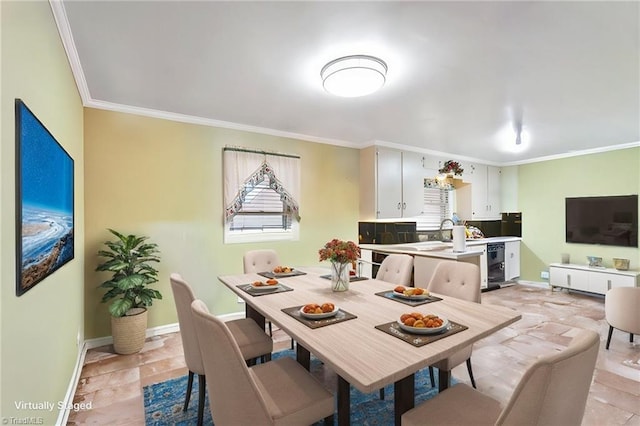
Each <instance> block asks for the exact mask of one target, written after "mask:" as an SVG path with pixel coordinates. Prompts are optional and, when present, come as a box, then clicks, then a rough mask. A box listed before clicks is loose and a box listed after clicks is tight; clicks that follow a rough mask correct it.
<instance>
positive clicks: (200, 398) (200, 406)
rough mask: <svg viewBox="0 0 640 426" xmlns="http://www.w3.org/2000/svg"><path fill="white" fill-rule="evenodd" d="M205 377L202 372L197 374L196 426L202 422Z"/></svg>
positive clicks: (200, 425) (205, 385)
mask: <svg viewBox="0 0 640 426" xmlns="http://www.w3.org/2000/svg"><path fill="white" fill-rule="evenodd" d="M206 382H207V378H206V377H205V375H204V374H198V426H202V424H203V422H204V396H205V395H204V394H205V393H206V390H207V383H206Z"/></svg>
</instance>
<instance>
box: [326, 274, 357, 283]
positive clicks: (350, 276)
mask: <svg viewBox="0 0 640 426" xmlns="http://www.w3.org/2000/svg"><path fill="white" fill-rule="evenodd" d="M320 278H324V279H325V280H330V279H331V274H326V275H320ZM368 279H369V278H367V277H357V276H355V275H349V282H351V283H352V282H356V281H364V280H368Z"/></svg>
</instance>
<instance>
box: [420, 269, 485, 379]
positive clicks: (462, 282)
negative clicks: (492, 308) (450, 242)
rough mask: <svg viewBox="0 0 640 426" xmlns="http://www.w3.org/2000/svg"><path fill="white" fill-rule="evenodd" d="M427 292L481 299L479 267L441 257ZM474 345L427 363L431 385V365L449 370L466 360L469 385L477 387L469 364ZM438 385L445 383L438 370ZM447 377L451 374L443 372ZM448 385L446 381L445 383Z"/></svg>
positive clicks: (466, 298) (457, 297) (472, 300)
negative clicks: (432, 362)
mask: <svg viewBox="0 0 640 426" xmlns="http://www.w3.org/2000/svg"><path fill="white" fill-rule="evenodd" d="M427 290H428V291H429V293H437V294H442V295H444V296H451V297H455V298H456V299H463V300H467V301H469V302H476V303H480V267H479V266H478V265H475V264H473V263H468V262H453V261H442V262H440V263H438V265H437V266H436V268H435V270H434V272H433V276H432V277H431V281H429V284H428V285H427ZM472 351H473V345H468V346H465V347H464V348H462V349H460V350H459V351H457V352H455V353H453V354H452V355H450V356H449V357H448V358H446V359H443V360H440V361H438V362H437V363H435V364H433V365H431V366H429V376H430V377H431V386H434V380H433V368H434V367H435V368H437V369H438V372H439V373H440V372H443V371H451V370H453V368H454V367H456V366H458V365H460V364H462V363H463V362H466V364H467V371H468V372H469V378H470V379H471V386H473V387H474V388H475V387H476V381H475V379H474V377H473V369H472V368H471V353H472ZM438 377H439V379H438V382H439V386H438V387H439V388H440V389H443V388H444V387H445V385H444V384H443V383H442V381H443V380H446V378H445V375H444V374H438ZM446 377H447V378H448V377H450V375H446ZM446 385H447V386H448V383H447V384H446Z"/></svg>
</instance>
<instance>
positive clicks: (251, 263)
mask: <svg viewBox="0 0 640 426" xmlns="http://www.w3.org/2000/svg"><path fill="white" fill-rule="evenodd" d="M242 261H243V263H244V273H245V274H248V273H251V272H267V271H271V270H272V269H273V268H275V267H276V266H278V265H279V264H280V260H279V259H278V253H276V251H275V250H270V249H263V250H250V251H248V252H246V253H245V254H244V257H243V258H242Z"/></svg>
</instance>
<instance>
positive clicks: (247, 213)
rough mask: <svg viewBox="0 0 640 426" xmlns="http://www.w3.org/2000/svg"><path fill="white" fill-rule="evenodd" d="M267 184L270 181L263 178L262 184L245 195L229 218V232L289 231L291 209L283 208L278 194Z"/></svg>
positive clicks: (291, 220)
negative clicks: (240, 205)
mask: <svg viewBox="0 0 640 426" xmlns="http://www.w3.org/2000/svg"><path fill="white" fill-rule="evenodd" d="M269 184H270V179H269V177H268V176H265V178H264V180H263V181H262V182H260V183H258V184H257V185H256V186H254V187H253V189H251V190H250V191H249V192H248V193H247V195H246V196H245V199H244V203H242V207H241V208H240V210H238V212H237V213H236V214H235V215H234V216H233V217H232V218H231V223H230V230H231V231H255V230H259V231H264V230H268V229H273V230H280V231H287V230H290V229H291V224H292V222H293V219H292V217H291V216H292V215H291V209H289V208H287V206H285V203H284V202H283V201H282V199H281V197H280V194H278V193H277V192H276V191H274V190H273V189H271V188H270V187H269Z"/></svg>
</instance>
